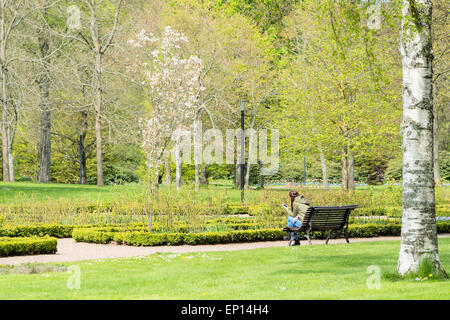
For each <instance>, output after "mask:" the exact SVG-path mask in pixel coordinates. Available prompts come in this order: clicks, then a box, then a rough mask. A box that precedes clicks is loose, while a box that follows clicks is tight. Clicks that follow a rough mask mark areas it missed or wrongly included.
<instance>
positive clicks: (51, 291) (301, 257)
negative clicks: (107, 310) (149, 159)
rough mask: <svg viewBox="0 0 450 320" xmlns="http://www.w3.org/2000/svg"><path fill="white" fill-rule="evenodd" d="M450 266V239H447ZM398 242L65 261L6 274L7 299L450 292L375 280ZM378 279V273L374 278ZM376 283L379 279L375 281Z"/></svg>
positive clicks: (429, 284) (444, 248)
mask: <svg viewBox="0 0 450 320" xmlns="http://www.w3.org/2000/svg"><path fill="white" fill-rule="evenodd" d="M439 248H440V252H441V254H440V256H441V261H442V264H443V266H444V268H445V267H446V268H447V269H450V239H448V238H444V239H440V240H439ZM398 252H399V242H398V241H389V242H388V241H386V242H373V243H352V244H339V245H327V246H326V245H316V246H303V245H302V246H300V247H291V248H287V247H278V248H267V249H258V250H250V251H234V252H208V253H189V254H154V255H150V256H147V257H137V258H126V259H125V258H124V259H105V260H99V261H84V262H76V263H70V264H68V263H67V264H65V265H66V266H67V267H68V266H71V265H75V266H78V267H79V268H80V270H81V273H80V280H81V282H80V285H81V287H80V290H70V289H68V287H67V281H68V279H69V277H71V276H73V275H74V273H72V274H69V273H61V272H54V273H51V272H49V273H46V274H24V275H22V274H7V275H0V299H299V300H306V299H448V298H450V295H449V292H450V281H444V280H437V281H436V280H435V281H427V280H424V281H415V280H414V279H412V280H400V281H399V280H396V281H393V280H389V279H386V278H384V277H383V276H382V274H380V277H379V280H380V283H379V284H380V286H379V289H376V288H373V287H372V289H369V287H368V286H367V281H368V279H369V277H374V276H375V277H376V276H377V275H376V274H373V273H370V272H368V267H369V266H373V265H375V266H378V267H379V268H380V270H381V273H383V272H384V271H386V270H388V271H390V270H393V269H394V268H395V266H396V264H397V259H398ZM372 279H373V278H372ZM371 283H373V281H372V282H371Z"/></svg>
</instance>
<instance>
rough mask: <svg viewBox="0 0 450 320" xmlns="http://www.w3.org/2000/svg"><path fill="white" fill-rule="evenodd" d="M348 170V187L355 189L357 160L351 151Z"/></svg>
mask: <svg viewBox="0 0 450 320" xmlns="http://www.w3.org/2000/svg"><path fill="white" fill-rule="evenodd" d="M347 170H348V174H347V176H348V189H349V190H355V161H354V160H353V155H352V154H351V153H350V154H349V156H348V158H347Z"/></svg>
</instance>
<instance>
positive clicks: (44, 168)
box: [39, 12, 51, 183]
mask: <svg viewBox="0 0 450 320" xmlns="http://www.w3.org/2000/svg"><path fill="white" fill-rule="evenodd" d="M44 14H46V12H44ZM44 33H45V31H43V30H41V31H40V35H39V49H40V54H41V58H42V59H43V63H42V74H43V75H42V78H41V79H40V81H39V91H40V95H41V103H40V107H41V128H40V129H41V139H40V166H39V182H42V183H48V182H49V181H50V157H51V137H50V128H51V113H50V107H49V106H50V102H49V97H50V77H49V70H48V66H49V64H50V58H49V56H48V54H49V51H50V41H49V39H48V37H47V35H46V34H44Z"/></svg>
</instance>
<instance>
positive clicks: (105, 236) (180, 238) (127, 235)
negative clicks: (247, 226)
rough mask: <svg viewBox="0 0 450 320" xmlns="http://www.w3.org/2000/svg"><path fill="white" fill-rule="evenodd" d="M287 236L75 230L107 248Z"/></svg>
mask: <svg viewBox="0 0 450 320" xmlns="http://www.w3.org/2000/svg"><path fill="white" fill-rule="evenodd" d="M285 235H286V233H285V232H283V230H281V229H260V230H242V231H227V232H201V233H148V232H144V231H133V232H114V231H103V230H98V229H95V228H90V229H74V230H73V233H72V237H73V239H74V240H75V241H77V242H91V243H102V244H106V243H109V242H111V241H114V242H116V243H117V244H126V245H131V246H165V245H182V244H187V245H199V244H219V243H233V242H253V241H274V240H281V239H283V237H284V236H285Z"/></svg>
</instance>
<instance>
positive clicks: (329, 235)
mask: <svg viewBox="0 0 450 320" xmlns="http://www.w3.org/2000/svg"><path fill="white" fill-rule="evenodd" d="M330 237H331V231H329V232H328V235H327V240H326V241H325V244H328V240H330Z"/></svg>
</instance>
